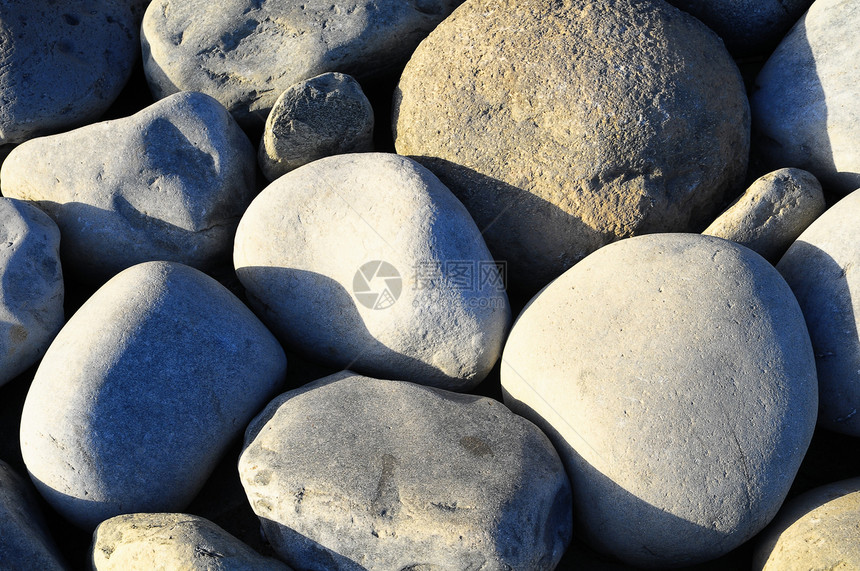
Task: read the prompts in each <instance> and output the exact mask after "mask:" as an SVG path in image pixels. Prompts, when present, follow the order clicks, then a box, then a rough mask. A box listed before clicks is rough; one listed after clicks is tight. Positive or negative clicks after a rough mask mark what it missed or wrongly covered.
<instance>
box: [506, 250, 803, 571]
mask: <svg viewBox="0 0 860 571" xmlns="http://www.w3.org/2000/svg"><path fill="white" fill-rule="evenodd" d="M501 378H502V387H503V390H504V393H505V402H506V403H508V404H509V406H511V407H512V408H513V410H514V411H515V412H520V413H521V414H523V415H524V416H526V417H527V418H530V419H532V420H534V421H535V422H536V423H537V424H538V425H539V426H541V427H542V428H544V429H545V431H546V432H547V433H548V434H549V435H550V437H551V438H553V442H554V444H555V445H556V448H557V449H558V450H559V453H560V455H561V457H562V459H563V460H564V462H565V466H566V467H567V470H568V474H569V475H570V478H571V483H572V485H573V494H574V513H575V514H577V515H578V517H579V519H580V520H581V524H582V526H583V529H584V534H585V537H586V538H588V539H589V540H590V542H591V543H592V544H593V545H594V546H596V547H597V548H599V549H600V550H602V551H606V552H608V553H611V554H612V555H614V556H616V557H618V558H620V559H622V560H624V561H626V562H628V563H631V564H634V565H639V566H645V567H657V568H667V567H677V566H683V565H691V564H693V563H696V562H700V561H704V560H708V559H712V558H715V557H718V556H720V555H722V554H724V553H727V552H729V551H730V550H732V549H734V548H735V547H737V546H738V545H740V544H741V543H743V542H745V541H746V540H748V539H749V538H751V537H752V536H753V535H755V534H756V533H757V532H758V531H759V530H761V529H762V528H763V527H764V526H765V525H766V524H767V523H768V521H770V519H771V518H772V517H773V516H774V515H775V514H776V512H777V510H778V509H779V506H780V505H781V503H782V501H783V500H784V499H785V496H786V493H787V492H788V490H789V487H790V486H791V483H792V480H793V479H794V476H795V474H796V473H797V470H798V467H799V466H800V462H801V460H802V459H803V456H804V454H805V452H806V449H807V447H808V445H809V441H810V439H811V437H812V432H813V429H814V426H815V416H816V407H817V390H816V382H815V363H814V359H813V356H812V348H811V346H810V343H809V337H808V335H807V333H806V327H805V326H804V322H803V315H802V314H801V312H800V308H799V307H798V305H797V302H796V301H795V300H794V296H793V295H792V294H791V290H790V289H789V287H788V286H787V285H786V283H785V282H784V281H783V280H782V278H781V277H780V275H779V273H778V272H777V271H776V270H775V269H774V268H773V266H771V265H770V264H768V263H767V262H766V261H765V260H764V259H763V258H761V257H760V256H759V255H757V254H755V253H754V252H752V251H751V250H748V249H747V248H744V247H742V246H738V245H736V244H734V243H732V242H728V241H725V240H722V239H719V238H713V237H710V236H701V235H690V234H660V235H652V236H640V237H636V238H631V239H629V240H623V241H621V242H617V243H615V244H611V245H609V246H607V247H605V248H602V249H601V250H598V251H597V252H595V253H594V254H592V255H591V256H589V257H587V258H586V259H585V260H583V261H582V262H580V263H579V264H577V265H576V266H574V267H573V268H572V269H570V270H568V271H567V272H566V273H565V274H563V275H562V276H561V277H559V278H558V279H557V280H555V281H554V282H553V283H551V284H550V285H549V286H547V287H546V288H545V289H544V290H543V291H542V292H541V293H540V294H538V295H537V296H536V297H535V298H534V299H533V300H532V301H531V303H530V304H529V305H528V306H527V307H526V309H525V310H524V311H523V313H522V314H521V315H520V317H519V319H518V320H517V322H516V324H515V325H514V328H513V330H512V332H511V335H510V338H509V340H508V342H507V345H506V346H505V352H504V355H503V361H502V370H501Z"/></svg>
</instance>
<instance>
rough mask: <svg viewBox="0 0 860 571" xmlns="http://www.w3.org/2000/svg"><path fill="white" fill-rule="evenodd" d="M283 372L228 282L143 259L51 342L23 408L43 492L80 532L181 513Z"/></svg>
mask: <svg viewBox="0 0 860 571" xmlns="http://www.w3.org/2000/svg"><path fill="white" fill-rule="evenodd" d="M285 370H286V358H285V356H284V353H283V350H282V349H281V347H280V345H278V343H277V341H276V340H275V338H274V337H273V336H272V335H271V333H269V331H268V330H267V329H266V328H265V327H264V326H263V324H262V323H260V321H259V320H258V319H257V318H256V317H254V315H253V314H252V313H251V311H250V310H249V309H248V308H246V307H245V306H244V305H243V304H242V303H241V302H240V301H239V300H238V299H237V298H236V297H235V296H234V295H233V294H231V293H230V292H229V291H228V290H227V289H226V288H224V287H223V286H221V285H220V284H219V283H218V282H216V281H215V280H213V279H212V278H210V277H208V276H206V275H205V274H203V273H202V272H200V271H198V270H195V269H193V268H189V267H188V266H183V265H181V264H177V263H171V262H149V263H145V264H140V265H138V266H135V267H133V268H130V269H128V270H125V271H124V272H122V273H120V274H118V275H117V276H116V277H114V278H113V279H112V280H110V281H109V282H108V283H107V284H105V285H104V286H102V288H100V289H99V290H98V291H97V292H96V293H95V294H94V295H93V296H92V297H91V298H90V299H89V300H87V302H86V303H84V305H83V306H82V307H81V308H80V309H79V310H78V312H77V313H75V315H74V316H73V317H72V318H71V319H70V320H69V322H68V323H67V324H66V326H65V327H64V328H63V329H62V331H60V333H59V335H57V338H56V339H55V340H54V342H53V343H52V344H51V347H50V348H49V349H48V352H47V353H46V354H45V358H44V359H43V360H42V362H41V364H40V365H39V369H38V371H37V372H36V376H35V378H34V379H33V384H32V385H31V387H30V391H29V392H28V393H27V400H26V401H25V403H24V410H23V414H22V418H21V454H22V456H23V458H24V462H25V463H26V465H27V470H28V471H29V472H30V475H31V477H32V479H33V482H34V483H35V484H36V488H37V489H38V490H39V492H40V493H41V494H42V495H43V496H44V497H45V499H46V500H47V501H48V503H49V504H51V506H53V508H54V509H55V510H56V511H57V512H59V513H60V514H61V515H63V516H64V517H65V518H66V519H68V520H69V521H71V522H72V523H74V524H75V525H78V526H80V527H83V528H90V529H92V528H94V527H95V526H96V525H97V524H99V523H100V522H102V521H104V520H105V519H108V518H110V517H113V516H115V515H119V514H123V513H133V512H147V511H153V512H156V511H180V510H182V509H184V508H185V507H186V505H187V503H188V502H190V501H191V499H192V498H193V497H194V496H195V494H197V492H198V491H199V490H200V487H201V486H202V485H203V483H204V482H205V481H206V478H207V477H208V476H209V473H210V472H211V471H212V469H213V468H214V467H215V464H216V463H217V462H218V460H219V458H220V456H221V454H222V453H223V452H224V451H225V449H226V448H227V446H228V445H229V444H230V442H231V440H232V439H233V438H235V437H236V436H238V435H239V434H241V432H242V431H243V430H244V429H245V427H246V425H247V422H248V421H249V420H250V419H251V418H252V417H253V416H254V415H255V414H257V413H258V412H259V411H260V409H261V408H262V407H263V405H264V404H265V403H266V402H267V401H268V399H270V398H271V396H272V394H273V392H274V391H276V390H277V389H278V388H280V385H281V383H282V381H283V377H284V373H285Z"/></svg>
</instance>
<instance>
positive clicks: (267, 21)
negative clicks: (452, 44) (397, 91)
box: [142, 0, 462, 126]
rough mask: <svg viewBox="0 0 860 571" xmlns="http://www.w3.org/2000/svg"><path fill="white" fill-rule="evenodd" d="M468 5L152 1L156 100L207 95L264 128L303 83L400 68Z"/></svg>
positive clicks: (151, 73) (147, 62)
mask: <svg viewBox="0 0 860 571" xmlns="http://www.w3.org/2000/svg"><path fill="white" fill-rule="evenodd" d="M461 1H462V0H409V1H403V0H351V1H349V2H338V3H334V4H333V3H331V2H320V1H318V0H313V1H310V2H302V3H297V2H292V1H290V0H228V1H225V2H217V3H212V2H209V1H208V0H153V2H152V3H151V4H150V5H149V8H148V9H147V12H146V15H145V16H144V19H143V26H142V44H143V59H144V69H145V71H146V75H147V79H148V81H149V85H150V88H151V90H152V92H153V94H155V96H156V97H158V98H160V97H165V96H167V95H170V94H171V93H175V92H177V91H180V90H191V91H202V92H204V93H208V94H209V95H211V96H213V97H215V98H217V99H218V100H219V101H221V103H223V104H224V106H225V107H227V109H229V110H230V112H231V113H232V114H233V115H234V116H235V117H236V119H237V120H238V121H239V122H240V123H242V124H243V125H244V126H252V125H262V124H263V123H264V122H265V120H266V116H267V115H268V114H269V110H270V109H271V108H272V105H274V103H275V100H276V99H277V98H278V96H280V94H281V93H283V92H284V90H286V89H287V88H289V87H290V86H291V85H293V84H295V83H297V82H299V81H302V80H304V79H308V78H310V77H314V76H316V75H319V74H321V73H324V72H327V71H339V72H343V73H349V74H351V75H354V76H356V77H357V78H358V79H360V80H363V79H368V78H374V77H376V76H379V75H381V74H384V73H388V72H391V71H396V70H397V68H398V67H399V66H400V65H401V64H402V63H403V62H404V61H405V60H406V59H407V58H408V57H409V54H410V53H412V50H413V49H415V46H417V45H418V43H419V42H420V41H421V40H422V39H423V38H424V37H425V36H426V35H427V34H428V33H429V32H430V31H431V30H432V29H433V28H434V27H435V26H436V25H437V24H438V23H439V22H441V21H442V20H443V19H444V18H445V17H446V16H447V15H448V14H450V12H451V11H452V10H453V9H454V7H456V5H457V4H459V3H460V2H461Z"/></svg>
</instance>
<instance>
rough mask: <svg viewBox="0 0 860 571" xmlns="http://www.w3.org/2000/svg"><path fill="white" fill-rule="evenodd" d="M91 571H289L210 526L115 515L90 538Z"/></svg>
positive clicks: (193, 519)
mask: <svg viewBox="0 0 860 571" xmlns="http://www.w3.org/2000/svg"><path fill="white" fill-rule="evenodd" d="M92 562H93V569H94V570H95V571H151V570H152V569H156V568H158V569H163V570H164V571H168V570H171V569H175V570H176V571H179V570H182V571H289V569H290V568H289V567H287V566H286V565H284V564H283V563H281V562H280V561H276V560H275V559H272V558H270V557H263V556H262V555H260V554H259V553H257V552H256V551H254V550H253V549H251V548H250V547H248V546H247V545H245V544H244V543H242V542H241V541H239V540H238V539H236V538H235V537H233V536H232V535H230V534H229V533H227V532H226V531H224V530H223V529H221V528H220V527H218V526H217V525H215V524H214V523H212V522H211V521H209V520H207V519H204V518H202V517H198V516H195V515H188V514H181V513H137V514H128V515H119V516H116V517H112V518H111V519H109V520H107V521H104V522H102V523H101V524H100V525H99V526H98V527H97V528H96V531H95V533H94V534H93V547H92Z"/></svg>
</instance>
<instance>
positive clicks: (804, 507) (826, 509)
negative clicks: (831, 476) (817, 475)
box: [753, 478, 860, 571]
mask: <svg viewBox="0 0 860 571" xmlns="http://www.w3.org/2000/svg"><path fill="white" fill-rule="evenodd" d="M858 530H860V478H852V479H850V480H843V481H841V482H834V483H832V484H827V485H824V486H821V487H818V488H815V489H813V490H810V491H809V492H806V493H805V494H803V495H801V496H798V497H796V498H794V499H793V500H791V501H789V502H786V504H785V505H784V506H783V507H782V509H781V510H780V511H779V514H778V515H777V516H776V518H775V519H774V521H773V522H772V523H771V524H770V525H769V526H768V527H767V529H766V530H765V531H764V532H762V534H761V535H760V536H759V538H758V546H757V549H756V550H755V552H754V554H753V569H764V570H767V571H807V570H809V569H830V570H833V571H836V570H845V571H848V570H849V569H860V541H858V537H860V536H858Z"/></svg>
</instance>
